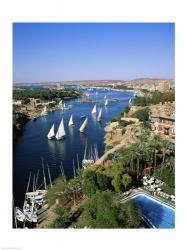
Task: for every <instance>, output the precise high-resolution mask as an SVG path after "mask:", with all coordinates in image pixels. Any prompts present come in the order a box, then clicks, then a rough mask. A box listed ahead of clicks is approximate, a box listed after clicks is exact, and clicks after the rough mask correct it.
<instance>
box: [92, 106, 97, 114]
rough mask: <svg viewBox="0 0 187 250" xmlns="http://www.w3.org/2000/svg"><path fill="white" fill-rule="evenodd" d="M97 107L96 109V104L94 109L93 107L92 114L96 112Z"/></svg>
mask: <svg viewBox="0 0 187 250" xmlns="http://www.w3.org/2000/svg"><path fill="white" fill-rule="evenodd" d="M96 112H97V109H96V104H95V105H94V107H93V109H92V114H96Z"/></svg>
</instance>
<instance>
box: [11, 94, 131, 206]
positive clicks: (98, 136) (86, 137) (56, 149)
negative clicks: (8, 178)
mask: <svg viewBox="0 0 187 250" xmlns="http://www.w3.org/2000/svg"><path fill="white" fill-rule="evenodd" d="M85 92H86V93H89V95H90V98H91V99H94V100H96V101H97V102H96V104H97V108H103V113H102V123H99V122H97V120H96V119H95V118H94V117H93V116H92V114H91V111H92V108H93V106H94V104H95V103H81V102H80V99H76V100H71V101H66V104H67V105H70V104H71V105H72V108H71V109H70V110H65V111H64V112H63V111H62V110H58V111H53V112H48V115H47V116H46V117H41V118H38V119H37V120H36V121H29V122H28V123H27V124H26V126H25V128H24V131H23V134H22V135H21V136H20V137H19V139H18V140H17V141H16V142H15V143H14V146H13V195H14V202H15V205H16V206H20V207H21V206H22V204H23V200H24V193H25V191H26V188H27V182H28V178H29V173H30V172H31V173H32V175H33V174H35V176H36V173H37V171H38V170H40V177H39V182H38V186H40V184H42V180H43V177H42V164H41V157H43V159H44V163H45V165H46V164H48V166H49V169H50V173H51V177H52V179H53V180H54V179H55V178H56V177H58V176H59V175H60V168H59V166H60V163H61V162H62V163H63V166H64V171H65V174H66V176H67V177H69V178H71V177H73V168H72V161H73V159H75V162H76V157H77V154H78V155H79V161H80V163H81V161H82V159H83V155H84V149H85V143H86V141H87V144H88V147H89V145H90V144H92V145H93V144H97V147H98V153H99V156H101V155H102V154H103V152H104V127H105V125H106V123H107V122H109V121H110V120H111V119H112V118H113V117H115V116H117V115H119V114H120V113H121V112H123V111H124V107H125V106H127V105H128V101H129V99H130V98H131V97H132V96H133V93H132V92H119V91H114V90H106V89H105V90H104V89H100V90H97V92H96V90H92V91H89V92H88V90H85ZM105 95H106V96H107V99H109V104H108V106H107V108H105V106H104V96H105ZM113 98H117V99H118V100H119V101H118V102H110V100H111V99H113ZM71 114H72V115H73V121H74V124H75V126H74V127H73V128H69V127H68V121H69V118H70V115H71ZM82 115H87V116H88V124H87V127H86V129H85V133H80V132H79V128H80V126H81V124H82V122H83V121H84V119H81V118H80V117H81V116H82ZM62 116H63V118H64V126H65V131H66V137H65V138H64V139H63V140H60V141H57V140H48V139H47V137H46V135H47V133H48V131H49V129H50V128H51V126H52V124H53V123H55V132H56V131H57V128H58V125H59V123H60V121H61V118H62ZM75 167H76V168H77V164H75ZM46 179H47V183H49V180H48V176H47V169H46ZM30 186H31V187H32V178H31V185H30ZM31 187H30V190H32V188H31Z"/></svg>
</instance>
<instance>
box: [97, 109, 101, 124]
mask: <svg viewBox="0 0 187 250" xmlns="http://www.w3.org/2000/svg"><path fill="white" fill-rule="evenodd" d="M101 116H102V109H100V110H99V114H98V117H97V121H98V122H100V121H101Z"/></svg>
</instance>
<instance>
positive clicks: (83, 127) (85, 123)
mask: <svg viewBox="0 0 187 250" xmlns="http://www.w3.org/2000/svg"><path fill="white" fill-rule="evenodd" d="M87 123H88V117H86V119H85V120H84V122H83V124H82V125H81V127H80V129H79V131H80V132H81V133H83V132H84V129H85V128H86V125H87Z"/></svg>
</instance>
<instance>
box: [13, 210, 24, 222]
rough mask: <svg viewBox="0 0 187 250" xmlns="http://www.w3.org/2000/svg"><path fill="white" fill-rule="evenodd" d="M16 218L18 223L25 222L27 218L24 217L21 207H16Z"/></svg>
mask: <svg viewBox="0 0 187 250" xmlns="http://www.w3.org/2000/svg"><path fill="white" fill-rule="evenodd" d="M15 216H16V219H17V220H18V221H21V222H24V221H25V218H26V216H25V215H24V213H23V211H22V210H21V209H20V208H19V207H16V209H15Z"/></svg>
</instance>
